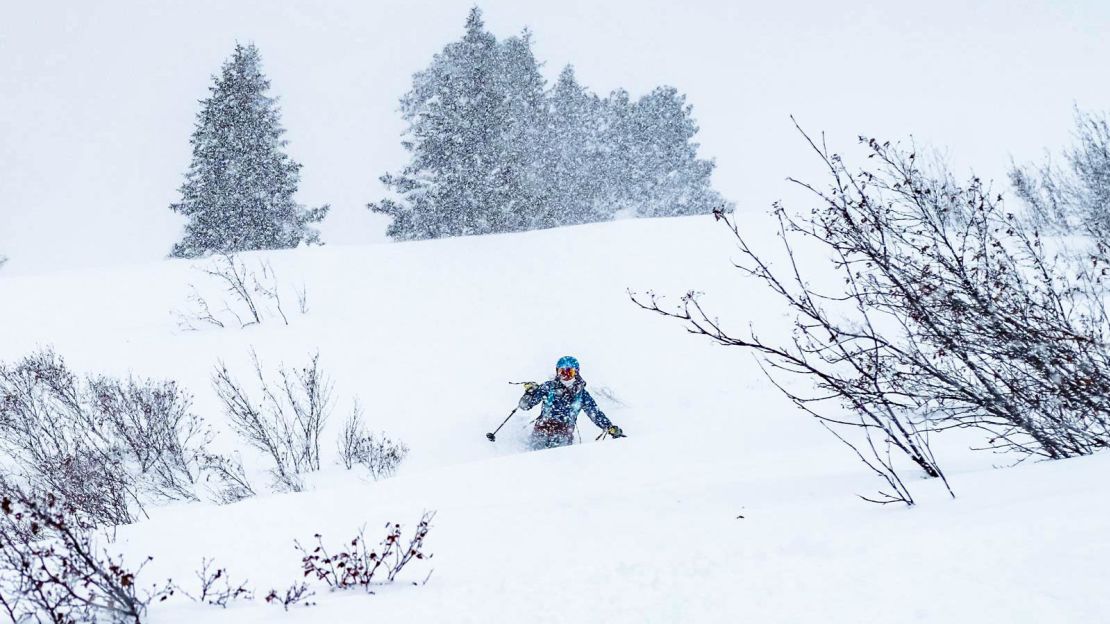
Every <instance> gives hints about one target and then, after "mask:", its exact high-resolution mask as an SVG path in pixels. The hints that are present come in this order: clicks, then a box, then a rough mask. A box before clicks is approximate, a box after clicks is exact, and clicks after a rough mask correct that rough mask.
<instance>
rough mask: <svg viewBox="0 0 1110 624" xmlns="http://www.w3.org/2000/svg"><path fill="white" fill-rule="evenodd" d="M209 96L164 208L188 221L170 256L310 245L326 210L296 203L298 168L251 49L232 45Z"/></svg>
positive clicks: (256, 57)
mask: <svg viewBox="0 0 1110 624" xmlns="http://www.w3.org/2000/svg"><path fill="white" fill-rule="evenodd" d="M214 80H215V84H214V85H213V86H212V87H211V88H210V91H211V95H210V96H209V97H208V98H206V99H204V100H202V101H201V110H200V113H199V114H198V115H197V123H196V129H195V130H194V131H193V135H192V138H191V139H190V143H191V144H192V146H193V159H192V163H191V164H190V165H189V170H188V171H187V172H186V174H185V183H184V184H183V185H182V186H181V189H180V190H181V201H180V202H178V203H175V204H172V205H171V206H170V208H171V209H172V210H173V211H174V212H177V213H180V214H182V215H185V216H186V217H188V218H189V221H188V223H186V225H185V236H184V238H183V240H182V241H181V242H179V243H177V244H176V245H174V248H173V251H172V252H171V255H172V256H176V257H196V256H201V255H204V254H206V253H210V252H214V251H242V250H248V249H281V248H289V247H296V246H297V245H299V244H301V243H315V242H318V240H319V234H318V232H317V231H316V230H315V229H314V228H312V227H311V224H312V223H316V222H318V221H320V220H322V219H323V218H324V215H325V214H326V213H327V210H328V207H327V206H322V207H320V208H305V207H304V206H302V205H300V204H297V203H296V201H295V200H294V199H293V195H294V194H295V193H296V191H297V183H298V181H299V179H300V168H301V166H300V165H299V164H298V163H296V162H294V161H293V160H292V159H291V158H290V157H289V156H288V155H287V154H285V151H284V147H285V145H286V141H285V140H284V139H283V138H282V135H283V134H284V133H285V130H284V128H282V126H281V114H280V109H279V108H278V105H277V101H276V99H275V98H273V97H270V96H269V95H268V94H267V92H268V90H269V88H270V81H269V80H267V79H266V77H265V76H264V75H263V74H262V67H261V60H260V58H259V53H258V49H257V48H256V47H255V46H254V45H247V46H243V45H236V46H235V53H234V54H233V55H232V57H231V58H230V59H229V60H228V61H227V62H226V63H225V64H224V66H223V68H222V71H221V73H220V75H219V76H218V77H214Z"/></svg>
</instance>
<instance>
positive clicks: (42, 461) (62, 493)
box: [0, 349, 208, 525]
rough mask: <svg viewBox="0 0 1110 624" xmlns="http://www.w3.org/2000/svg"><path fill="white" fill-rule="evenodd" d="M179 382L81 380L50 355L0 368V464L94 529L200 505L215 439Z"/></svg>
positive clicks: (39, 355) (46, 351) (31, 357)
mask: <svg viewBox="0 0 1110 624" xmlns="http://www.w3.org/2000/svg"><path fill="white" fill-rule="evenodd" d="M190 404H191V397H190V396H189V395H188V394H187V393H186V392H185V391H184V390H182V389H181V388H179V387H178V386H177V385H176V384H175V383H174V382H172V381H156V380H146V379H135V378H129V379H127V380H121V379H116V378H112V377H105V376H99V377H87V378H81V377H79V376H78V375H76V374H74V373H73V372H72V371H70V370H69V368H68V367H67V366H66V364H65V362H64V361H63V360H62V358H61V357H60V356H58V355H57V354H55V353H54V352H53V351H51V350H49V349H47V350H43V351H40V352H38V353H34V354H32V355H30V356H27V357H25V358H24V359H23V360H21V361H20V362H18V363H16V364H14V365H8V364H0V462H2V463H3V464H4V465H6V466H8V467H10V468H9V469H10V471H11V472H10V474H12V476H13V478H15V479H18V480H19V481H21V482H23V484H24V485H26V486H27V487H29V488H31V489H32V490H34V491H36V492H43V493H48V494H50V495H52V496H55V497H57V498H58V499H59V500H61V501H63V502H64V504H65V505H66V506H68V507H70V508H73V509H74V510H75V513H77V514H78V516H79V517H80V518H81V519H82V521H83V522H87V523H90V524H95V525H99V524H110V525H118V524H126V523H129V522H132V521H134V520H135V519H137V518H138V517H139V515H141V514H142V513H143V509H144V506H145V505H146V504H148V503H151V502H160V501H169V500H199V498H200V497H199V494H198V484H199V483H200V478H201V472H202V469H203V466H202V461H201V455H200V453H199V449H200V448H201V447H202V446H203V445H204V444H205V443H206V442H207V440H208V433H207V430H206V429H205V428H204V426H203V424H202V423H201V421H200V419H199V418H198V417H196V416H195V415H194V414H192V413H191V411H190Z"/></svg>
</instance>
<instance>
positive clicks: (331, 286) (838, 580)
mask: <svg viewBox="0 0 1110 624" xmlns="http://www.w3.org/2000/svg"><path fill="white" fill-rule="evenodd" d="M772 225H773V224H772V223H771V222H770V221H769V220H766V219H763V218H747V219H746V220H745V221H744V227H746V228H748V229H751V230H755V231H762V230H765V231H770V228H771V227H772ZM568 250H573V253H567V251H568ZM731 250H732V246H731V242H730V238H729V236H728V235H727V232H725V231H724V230H723V228H721V227H720V224H716V223H714V222H713V219H711V218H708V217H689V218H677V219H663V220H657V219H640V220H626V221H621V222H617V223H605V224H592V225H583V226H576V227H569V228H558V229H552V230H545V231H538V232H526V233H518V234H506V235H496V236H483V237H470V238H463V239H446V240H440V241H425V242H413V243H398V244H395V245H388V246H365V247H342V246H336V247H313V248H304V249H298V250H291V251H275V252H262V253H255V254H247V256H248V260H250V261H252V262H253V261H254V260H255V259H265V260H268V261H270V263H271V264H272V266H273V268H274V271H275V274H276V275H277V276H278V277H279V279H282V280H285V281H286V283H294V284H300V283H302V281H303V282H304V283H305V284H306V285H307V287H308V293H309V298H310V302H311V306H310V311H309V313H308V314H305V315H302V316H293V317H291V318H290V323H289V325H288V326H287V325H284V324H283V323H280V322H264V323H261V324H256V325H252V326H249V327H247V328H245V329H238V328H235V329H232V328H228V329H220V328H215V327H213V328H211V329H207V330H204V331H194V332H181V331H179V330H178V329H177V325H176V323H175V321H174V318H173V316H172V315H171V314H169V311H170V310H172V309H175V308H178V307H180V306H181V305H183V302H184V301H185V300H186V297H187V296H188V293H189V290H188V288H187V284H188V282H189V281H191V280H194V279H195V275H196V272H195V271H193V270H191V269H190V266H191V265H192V264H193V262H191V261H186V260H173V261H166V262H161V263H157V264H150V265H144V266H137V267H131V268H121V269H113V270H85V271H79V272H72V273H56V274H51V275H44V276H41V277H16V276H8V277H4V278H0V300H3V301H20V302H22V303H21V305H19V306H4V307H3V309H2V310H0V359H3V360H4V361H12V360H14V359H16V358H18V357H21V356H22V355H24V354H26V353H28V352H30V351H31V350H32V349H34V348H35V347H36V346H39V345H43V344H51V345H53V346H54V347H55V348H56V349H57V351H58V352H59V353H61V354H64V355H65V356H66V358H67V362H68V363H69V364H70V366H71V367H73V368H74V369H75V370H81V371H97V372H101V373H104V374H113V375H120V376H123V375H126V374H127V373H128V372H134V373H136V374H141V375H143V376H154V377H159V378H168V379H174V380H175V381H177V382H179V383H180V384H181V385H182V387H184V388H187V389H189V390H191V391H192V392H194V393H195V395H196V400H195V409H196V411H197V413H198V414H201V415H202V416H203V417H204V418H205V419H206V420H207V421H209V422H210V423H211V424H212V425H213V426H215V427H217V428H218V429H219V433H218V436H217V439H216V440H215V441H214V442H213V444H212V445H211V446H212V448H213V449H218V450H222V451H227V450H230V449H233V448H235V447H236V446H237V444H238V443H237V442H236V440H235V438H234V437H233V436H232V435H231V432H230V430H229V429H228V426H227V425H228V423H227V422H226V421H225V420H223V418H222V416H221V414H222V412H221V410H220V408H219V406H218V404H217V401H216V397H215V393H214V390H213V389H212V387H211V383H210V380H209V376H210V374H211V371H212V369H213V366H214V365H215V363H216V361H217V360H218V359H223V360H224V361H226V362H227V364H228V366H229V367H233V368H236V369H242V368H243V367H246V366H249V365H250V352H249V350H250V348H252V347H253V348H254V349H256V350H257V352H258V354H259V357H260V358H261V359H262V360H263V361H266V362H274V363H277V362H286V363H300V362H303V361H304V360H305V358H306V356H307V355H308V354H310V353H313V352H315V350H316V349H317V348H318V349H319V351H320V356H321V365H322V366H324V367H325V368H326V369H327V370H328V371H330V372H332V373H333V376H334V382H335V387H336V388H337V392H338V395H337V398H338V399H339V400H340V401H341V402H342V401H346V400H348V399H349V398H350V396H351V395H354V394H357V395H359V397H360V398H361V399H362V404H363V406H364V408H365V411H366V421H367V424H368V426H369V427H370V428H372V429H374V430H379V429H380V430H383V431H386V432H388V433H389V434H390V435H393V436H395V437H396V438H397V439H399V440H402V441H404V443H405V444H407V445H408V446H409V447H410V448H411V452H410V454H409V457H408V458H407V459H406V460H405V462H404V463H402V464H401V465H400V468H399V470H398V473H397V476H395V477H393V478H389V479H384V480H381V481H377V482H374V481H372V480H371V479H370V478H369V477H361V478H360V477H358V476H357V473H353V472H348V471H346V470H344V469H343V468H342V467H341V466H339V465H337V462H339V458H338V456H337V455H338V454H337V452H336V450H335V448H334V445H332V444H330V443H329V444H324V445H323V448H324V452H325V457H324V458H323V460H322V464H323V465H324V469H323V470H322V471H321V472H320V473H317V474H314V475H310V476H311V477H312V478H311V479H309V480H308V481H309V483H307V488H308V491H306V492H303V493H299V494H281V495H277V494H269V495H260V496H257V497H254V498H250V499H247V500H244V501H242V502H240V503H236V504H231V505H225V506H216V505H213V504H208V503H194V504H177V505H172V506H168V507H160V508H155V509H153V510H152V516H153V517H152V519H150V520H144V521H141V522H138V523H136V524H133V525H129V526H124V527H121V528H120V529H119V532H118V535H119V540H120V541H119V543H118V544H117V547H116V548H117V549H118V550H119V551H120V552H122V553H123V555H124V556H125V557H126V559H127V560H128V561H141V559H142V558H144V557H145V556H147V555H152V556H154V561H153V562H151V564H150V565H149V566H148V567H147V568H146V569H145V570H144V571H143V573H142V576H141V577H140V581H141V582H144V583H147V582H150V583H153V582H156V581H159V580H163V579H165V578H166V577H172V578H173V579H175V580H176V581H178V582H181V583H187V582H189V580H190V579H192V578H193V572H194V571H195V570H197V569H199V568H200V566H201V560H202V558H205V557H209V558H214V559H215V560H216V563H217V564H218V565H219V566H222V567H226V568H227V570H228V573H229V574H230V575H231V577H232V578H233V579H247V580H249V582H250V584H251V585H252V586H253V587H255V588H256V589H257V590H258V591H259V592H260V595H261V594H264V593H265V592H266V591H268V590H269V589H270V588H271V587H275V588H284V587H287V586H288V585H289V584H290V583H292V582H293V581H295V580H298V579H299V577H300V575H301V570H300V560H299V555H298V553H297V552H296V551H295V549H294V547H293V542H294V540H300V541H301V542H302V543H308V542H311V541H312V536H313V535H314V534H315V533H321V534H323V536H324V540H325V542H328V543H336V542H340V541H342V540H343V539H349V538H350V537H352V536H353V535H354V534H355V533H357V531H358V529H359V528H360V527H362V526H363V525H365V526H366V527H367V535H368V536H370V537H373V536H375V535H376V534H377V533H378V532H379V530H380V529H381V527H382V526H383V525H384V524H385V523H386V522H400V523H402V525H404V526H403V528H404V531H405V532H406V534H408V533H410V532H411V530H412V529H413V527H414V524H415V523H416V522H417V520H418V519H419V518H420V516H421V514H422V512H423V511H425V510H436V511H437V512H438V514H437V516H436V517H435V520H434V523H433V527H432V530H431V532H430V533H429V535H428V538H427V542H426V548H425V550H426V552H429V553H432V554H433V555H434V556H433V558H432V559H430V560H428V561H422V562H415V563H413V564H410V566H409V567H407V568H406V569H405V571H404V572H403V573H402V575H401V577H400V578H399V579H398V582H397V583H395V584H393V585H389V586H382V587H380V588H377V590H376V591H377V593H376V594H374V595H366V594H363V593H361V592H356V593H350V594H346V593H335V594H328V593H325V592H318V593H317V595H316V596H315V597H314V598H313V600H315V601H316V602H317V603H318V604H317V605H316V606H313V607H303V608H294V609H293V610H291V611H289V612H288V613H286V612H283V611H282V610H281V608H280V607H275V606H272V605H266V604H264V603H262V602H261V601H255V602H237V603H232V604H231V605H230V606H229V608H228V609H226V610H224V609H219V608H217V607H211V606H204V605H197V604H193V603H190V602H188V601H186V600H184V599H183V598H181V597H180V596H177V597H175V598H172V599H170V600H169V601H167V602H165V603H162V604H158V605H155V606H154V607H153V608H152V609H151V612H150V621H151V622H155V623H176V622H182V623H184V622H190V623H192V622H236V623H244V622H274V621H284V622H323V621H340V620H351V619H358V618H363V617H368V616H372V617H374V618H375V619H381V620H383V621H397V622H401V621H404V622H446V621H450V622H525V621H526V622H595V621H605V622H615V623H621V622H628V623H642V622H735V621H755V622H805V621H822V622H846V623H847V622H860V621H878V620H883V621H897V622H957V621H958V622H996V621H1004V622H1029V623H1033V622H1045V621H1052V622H1092V621H1099V620H1100V619H1101V617H1102V614H1103V613H1105V612H1106V610H1107V609H1108V608H1110V598H1108V596H1107V593H1106V592H1105V587H1106V583H1107V581H1108V580H1110V577H1108V575H1107V572H1106V566H1105V562H1106V561H1107V560H1108V558H1110V532H1108V531H1107V520H1106V518H1107V517H1108V514H1110V497H1108V496H1107V493H1106V492H1107V490H1106V487H1105V474H1106V471H1107V470H1108V469H1110V464H1108V461H1110V456H1107V455H1106V454H1105V453H1103V454H1099V455H1096V456H1093V457H1088V458H1082V459H1075V460H1066V461H1061V462H1053V463H1040V464H1036V463H1034V464H1023V465H1021V466H1019V467H1016V468H1009V469H995V468H993V467H992V466H991V465H990V464H991V462H994V461H998V460H997V459H996V458H995V457H994V456H992V455H990V454H983V453H972V452H970V451H968V450H967V446H968V444H967V443H966V441H960V440H957V439H955V438H948V439H947V441H944V442H942V441H941V440H938V441H937V442H936V443H935V449H934V450H935V451H936V452H937V454H938V456H939V458H940V459H941V461H943V462H944V463H945V466H946V467H947V469H948V474H949V478H950V480H951V481H952V484H953V487H954V489H955V490H956V493H957V495H958V498H957V499H955V500H951V499H949V498H948V495H947V493H946V492H944V491H943V488H942V487H941V486H940V485H939V484H938V483H936V482H935V481H930V480H923V481H915V485H914V487H915V492H916V493H917V498H918V502H919V505H918V507H916V508H914V509H912V510H907V509H903V508H895V507H891V506H887V507H878V506H874V505H869V504H866V503H863V502H861V501H860V500H859V499H858V498H856V496H855V494H856V493H857V492H858V493H866V492H868V491H869V490H870V489H871V488H872V487H873V482H872V478H873V477H872V475H871V474H870V473H869V472H868V471H867V469H866V468H864V467H863V466H862V465H860V464H859V463H858V462H857V461H856V460H855V458H854V457H852V456H851V455H850V453H849V452H848V451H846V450H845V449H844V448H843V447H842V445H840V443H839V442H837V441H836V440H835V439H833V438H831V437H830V436H828V434H827V433H826V432H825V431H823V430H822V429H821V428H820V427H819V426H817V425H816V424H815V423H814V422H812V421H811V420H810V419H809V418H808V417H806V416H805V415H803V414H801V413H799V412H798V411H797V410H796V409H795V408H794V407H793V406H791V404H790V403H789V402H788V401H787V400H786V399H784V398H783V397H782V396H781V395H780V394H779V393H778V391H777V390H775V389H774V388H773V387H771V386H770V385H769V384H768V383H767V381H766V379H765V378H764V377H763V375H762V374H761V373H760V371H759V369H758V367H757V366H756V364H755V362H753V361H752V359H751V358H750V357H748V356H747V355H745V354H744V353H742V352H739V351H734V350H730V349H722V348H719V347H715V346H713V345H711V344H708V343H707V342H704V341H699V340H696V339H694V338H691V337H689V336H687V335H686V334H685V333H684V332H683V331H682V330H681V329H680V328H679V327H677V326H675V325H674V324H672V323H669V322H667V321H666V320H665V319H661V318H658V317H656V316H655V315H651V314H648V313H645V312H643V311H641V310H639V309H638V308H636V307H635V306H633V305H632V304H631V303H630V302H629V301H628V298H627V295H626V293H625V289H626V288H633V289H637V290H642V289H647V288H655V289H656V290H657V291H659V292H660V293H681V292H685V291H686V290H688V289H690V288H696V289H698V290H702V291H705V292H706V293H707V295H706V297H707V298H708V302H709V303H711V304H712V305H713V306H714V308H715V309H718V310H722V311H728V313H729V314H728V317H727V318H724V319H722V320H723V321H725V322H728V323H733V324H735V323H744V324H746V323H747V322H749V321H750V322H752V323H753V324H754V325H755V326H756V327H757V328H759V329H760V330H761V331H762V332H763V333H764V334H765V335H767V336H768V337H771V336H773V335H775V334H776V333H778V335H781V336H784V337H785V336H787V335H788V334H787V333H786V332H788V331H789V328H790V320H789V318H786V317H785V316H784V313H783V310H782V309H781V307H779V306H778V305H777V303H775V301H774V300H773V299H770V298H768V297H767V296H766V293H765V292H764V291H763V290H761V289H760V288H759V287H758V285H757V284H755V283H754V282H752V281H750V280H746V279H743V278H741V276H739V275H738V273H737V272H736V271H735V269H733V268H731V266H730V265H729V262H728V258H729V255H730V253H731ZM565 354H573V355H575V356H577V357H578V358H579V360H580V361H581V362H582V372H583V375H585V376H587V377H588V378H589V379H590V382H591V387H592V388H594V389H595V396H597V397H598V400H599V402H601V405H602V407H603V408H604V409H605V412H606V414H607V415H608V416H609V417H610V418H612V420H613V421H614V422H615V423H616V424H618V425H620V426H621V427H622V428H623V429H624V430H625V432H626V433H627V434H628V435H629V437H628V438H625V439H620V440H605V441H600V442H595V441H594V436H595V435H596V433H597V431H596V429H595V428H594V427H593V426H592V425H590V424H589V423H588V422H587V421H586V419H580V422H579V428H580V432H581V437H582V440H583V443H582V444H579V445H575V446H573V447H569V448H562V449H554V450H547V451H539V452H522V451H523V444H524V439H525V438H526V436H527V431H528V424H527V423H528V416H527V415H525V414H517V415H516V416H514V417H513V419H511V420H510V421H509V424H508V425H506V426H505V428H504V429H503V430H502V431H501V433H500V434H499V435H498V441H497V443H496V444H490V443H489V442H488V441H487V440H486V438H485V436H484V434H485V433H486V432H487V431H492V430H493V428H494V427H496V426H497V424H498V423H499V422H501V420H503V419H504V417H505V416H506V415H507V414H508V412H509V409H510V408H511V407H512V406H513V405H514V404H515V403H516V401H517V399H518V398H519V388H520V387H519V386H511V385H508V384H506V383H505V382H506V381H523V380H528V379H533V380H537V381H538V380H542V379H545V378H549V376H550V375H551V374H552V373H553V367H554V363H555V361H556V359H557V358H558V357H560V356H562V355H565ZM339 433H340V431H339V421H338V419H333V420H332V421H331V423H330V425H329V427H328V428H327V429H326V430H325V433H324V435H325V438H326V439H327V440H333V439H334V438H335V437H336V436H338V435H339ZM243 457H244V461H245V463H248V464H251V463H252V462H256V461H257V458H256V457H254V456H252V455H250V454H249V453H248V452H246V451H245V450H244V455H243ZM381 532H383V533H384V531H381ZM433 570H434V572H433ZM429 572H432V574H431V577H430V578H428V574H429ZM426 579H427V583H426V584H424V581H425V580H426ZM412 583H416V585H415V586H414V585H413V584H412Z"/></svg>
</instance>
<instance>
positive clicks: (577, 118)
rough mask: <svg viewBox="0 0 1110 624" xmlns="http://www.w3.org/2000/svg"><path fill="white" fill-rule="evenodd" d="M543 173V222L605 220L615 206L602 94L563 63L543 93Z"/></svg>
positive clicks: (552, 223)
mask: <svg viewBox="0 0 1110 624" xmlns="http://www.w3.org/2000/svg"><path fill="white" fill-rule="evenodd" d="M547 114H548V132H547V134H548V137H547V143H546V145H545V146H544V147H545V151H544V153H543V161H544V163H545V167H544V168H543V169H544V171H545V173H546V194H545V196H546V198H547V201H548V206H547V219H546V221H545V222H544V223H543V225H544V226H547V225H569V224H576V223H590V222H593V221H604V220H606V219H609V218H610V217H611V216H612V214H613V211H614V209H615V206H614V204H613V202H612V201H611V199H612V198H611V195H610V193H608V189H609V187H610V186H611V181H612V179H613V178H615V177H616V176H618V175H619V172H617V171H615V170H613V169H612V168H610V167H609V166H608V165H609V164H610V163H611V162H612V159H613V152H612V151H611V146H610V145H609V144H608V143H607V142H606V141H605V140H604V133H603V131H604V117H603V116H602V103H601V99H600V98H598V97H597V96H596V95H594V94H592V93H590V92H589V91H587V90H586V89H584V88H583V87H582V86H581V85H579V84H578V81H577V80H576V79H575V76H574V68H573V67H571V66H569V65H568V66H567V67H564V68H563V71H562V73H560V74H559V79H558V80H557V81H556V83H555V86H554V87H552V89H551V91H550V92H549V93H548V113H547Z"/></svg>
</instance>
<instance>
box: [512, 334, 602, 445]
mask: <svg viewBox="0 0 1110 624" xmlns="http://www.w3.org/2000/svg"><path fill="white" fill-rule="evenodd" d="M541 402H542V403H543V409H542V410H541V411H540V416H539V418H537V419H536V425H535V428H534V429H533V430H532V435H531V437H530V438H529V440H528V443H529V446H531V447H532V449H534V450H539V449H545V448H554V447H556V446H566V445H568V444H573V443H574V427H575V425H576V424H577V422H578V412H580V411H582V410H585V411H586V415H587V416H589V417H590V420H592V421H593V422H594V424H595V425H597V426H598V427H600V428H601V429H604V430H605V432H606V433H608V434H609V435H611V436H613V437H614V438H620V437H624V432H623V431H621V428H620V427H618V426H616V425H614V424H613V423H612V422H610V421H609V419H608V418H606V417H605V414H604V413H602V411H601V409H600V408H598V406H597V402H595V401H594V398H593V397H592V396H590V393H589V392H587V391H586V380H585V379H582V375H581V373H580V372H579V368H578V360H576V359H574V358H573V357H571V356H569V355H567V356H564V357H561V358H559V361H558V362H557V363H556V364H555V379H552V380H550V381H545V382H544V383H542V384H537V383H535V382H532V381H529V382H526V383H525V384H524V396H522V397H520V404H519V406H518V407H519V409H522V410H530V409H532V408H533V407H535V406H536V404H538V403H541Z"/></svg>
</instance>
